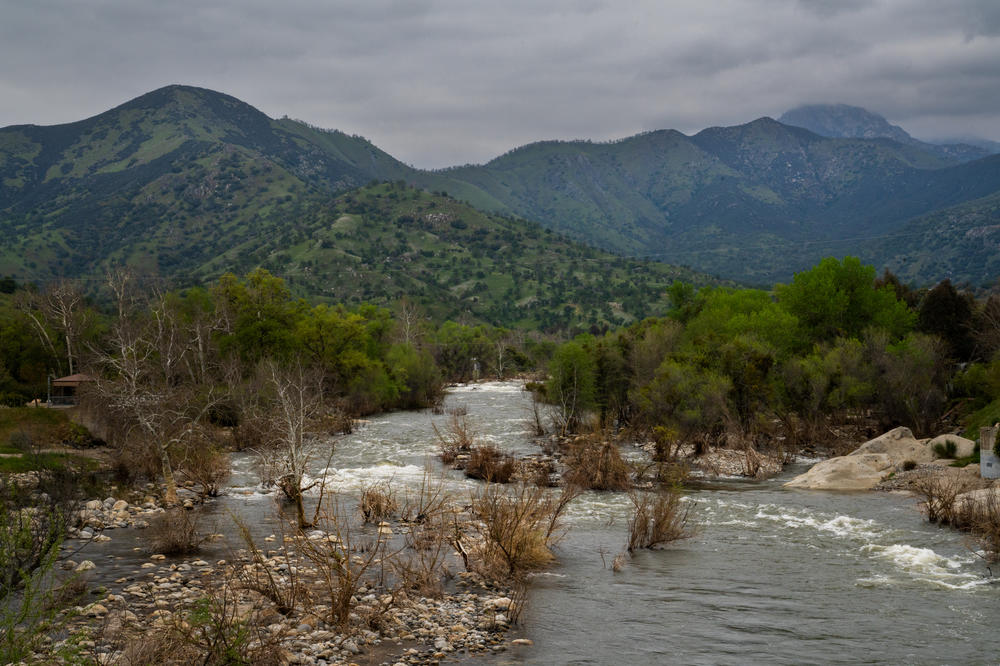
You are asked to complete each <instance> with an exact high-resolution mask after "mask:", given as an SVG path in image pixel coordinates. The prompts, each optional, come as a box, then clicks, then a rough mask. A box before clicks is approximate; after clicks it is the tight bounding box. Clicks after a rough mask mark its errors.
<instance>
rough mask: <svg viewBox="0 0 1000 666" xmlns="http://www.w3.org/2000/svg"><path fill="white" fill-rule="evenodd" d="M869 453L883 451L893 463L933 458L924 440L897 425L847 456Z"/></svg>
mask: <svg viewBox="0 0 1000 666" xmlns="http://www.w3.org/2000/svg"><path fill="white" fill-rule="evenodd" d="M869 453H884V454H885V455H887V456H889V459H890V460H891V461H892V464H893V465H900V464H902V463H903V461H905V460H912V461H914V462H917V463H927V462H930V461H932V460H934V450H933V449H932V448H931V447H930V446H928V445H927V441H926V440H919V439H916V438H915V437H914V436H913V433H912V432H911V431H910V429H909V428H904V427H899V428H894V429H892V430H890V431H889V432H887V433H884V434H882V435H879V436H878V437H876V438H875V439H870V440H868V441H867V442H865V443H864V444H862V445H861V446H859V447H858V448H857V449H855V450H854V451H851V452H850V453H849V454H848V456H860V455H865V454H869Z"/></svg>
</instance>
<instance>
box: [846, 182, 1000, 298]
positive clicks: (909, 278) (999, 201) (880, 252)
mask: <svg viewBox="0 0 1000 666" xmlns="http://www.w3.org/2000/svg"><path fill="white" fill-rule="evenodd" d="M998 250H1000V193H994V194H991V195H988V196H985V197H982V198H979V199H973V200H971V201H966V202H964V203H961V204H958V205H955V206H949V207H947V208H943V209H941V210H937V211H934V212H932V213H928V214H926V215H922V216H920V217H917V218H915V219H913V220H910V221H909V222H907V223H906V224H904V225H903V226H901V227H900V228H899V229H897V230H896V231H894V232H893V233H892V234H891V235H888V236H886V237H885V238H882V239H878V240H876V241H875V242H873V243H872V244H871V245H869V247H867V248H866V249H865V250H863V251H862V252H860V253H859V254H860V255H861V256H862V257H863V258H865V259H866V260H869V261H878V262H879V263H880V264H881V265H885V266H886V267H887V268H889V269H890V270H892V271H893V272H894V273H895V274H896V275H897V276H898V277H899V278H900V279H902V280H903V281H904V282H910V283H913V284H923V285H928V284H934V283H936V282H938V281H939V280H941V279H943V278H946V277H947V278H951V280H952V281H953V282H956V283H957V282H969V283H971V284H972V286H974V287H983V288H991V287H995V286H996V284H997V278H998V276H1000V251H998Z"/></svg>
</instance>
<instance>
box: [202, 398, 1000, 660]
mask: <svg viewBox="0 0 1000 666" xmlns="http://www.w3.org/2000/svg"><path fill="white" fill-rule="evenodd" d="M446 407H448V408H451V409H454V408H456V407H460V408H463V409H465V410H467V413H468V415H467V419H468V422H469V423H470V424H472V427H473V429H474V430H475V432H476V434H477V439H478V441H480V442H482V441H489V442H491V443H493V444H495V445H497V446H499V447H501V448H503V449H505V450H507V451H511V452H516V453H533V452H537V451H538V446H537V444H535V443H534V442H533V441H532V440H531V432H530V427H529V419H530V415H531V399H530V396H529V395H528V394H527V393H525V392H524V391H522V390H521V385H520V384H518V383H514V382H494V383H483V384H475V385H462V386H458V387H454V388H453V389H452V390H451V391H450V392H449V394H448V397H447V400H446ZM449 418H450V417H449V416H448V415H447V414H444V415H433V414H431V413H430V412H429V411H420V412H399V413H394V414H386V415H381V416H378V417H374V418H372V419H371V420H369V421H367V422H364V423H362V424H361V425H360V426H359V427H358V428H357V429H356V431H355V432H354V433H353V434H351V435H348V436H345V437H343V438H341V439H340V440H338V441H337V443H336V447H335V452H334V455H333V458H332V459H331V460H330V464H329V468H328V469H326V470H324V469H323V467H322V466H318V467H317V468H316V469H315V470H314V474H315V475H316V476H319V475H320V474H322V473H323V472H324V471H326V472H327V475H328V476H327V478H328V483H329V487H331V488H332V489H334V490H337V491H340V492H344V493H348V494H350V493H353V492H355V491H357V490H358V489H359V488H361V487H362V485H363V484H365V483H368V482H371V481H372V480H377V479H386V480H389V481H390V482H391V483H392V484H393V487H394V488H395V489H396V493H397V496H400V497H401V499H402V498H403V497H404V496H405V495H406V493H415V492H416V491H417V489H418V488H419V487H420V485H421V484H422V483H424V482H425V480H426V479H428V478H432V479H433V480H434V482H436V483H442V484H443V485H444V487H445V488H446V489H447V490H448V491H449V492H451V493H453V494H455V495H456V496H459V497H461V495H462V494H466V495H467V494H469V493H471V492H473V491H474V489H475V488H477V487H478V486H477V484H476V483H475V482H472V481H469V480H466V479H464V478H463V477H462V475H461V473H460V472H455V471H451V470H443V469H442V467H441V465H440V463H439V462H438V461H437V460H436V458H435V453H436V451H437V438H436V436H435V432H434V428H433V425H434V424H436V425H437V426H438V428H439V429H443V428H445V427H446V426H447V422H448V419H449ZM234 463H235V471H234V475H233V481H232V484H233V487H232V488H231V489H230V492H229V494H228V496H227V497H225V498H221V499H220V501H219V502H218V503H217V505H216V507H215V508H214V509H213V510H212V512H213V513H216V514H217V515H220V516H221V515H224V514H225V513H228V512H229V511H232V512H234V513H241V514H243V515H244V516H249V517H251V519H252V518H253V517H254V516H255V515H256V516H264V515H265V514H266V513H267V512H269V511H271V510H272V507H273V504H272V503H271V500H270V497H269V495H267V494H265V493H264V492H263V491H262V490H261V489H260V488H258V487H257V479H256V475H255V474H254V472H253V469H252V463H253V460H252V458H251V457H249V456H244V455H237V456H236V457H235V458H234ZM325 464H326V461H323V466H325ZM804 468H805V465H799V466H798V467H797V468H794V469H789V470H787V471H786V473H785V474H783V475H782V476H781V477H778V478H775V479H771V480H768V481H764V482H748V481H740V480H727V481H719V482H711V483H705V484H702V485H701V486H700V487H699V488H698V489H697V490H694V491H691V492H690V493H688V494H687V495H686V498H685V501H686V502H689V503H690V505H691V512H692V516H693V518H694V520H695V522H696V524H697V532H696V535H695V536H694V537H693V538H691V539H687V540H684V541H680V542H677V543H674V544H672V545H670V546H669V547H667V548H665V549H662V550H653V551H643V552H639V553H637V554H635V555H634V556H632V557H631V558H626V564H625V566H624V567H623V568H622V569H621V570H620V571H613V570H612V569H611V562H612V559H613V558H614V556H615V555H616V554H617V553H619V552H621V551H622V550H623V547H624V544H625V542H626V538H627V537H626V529H627V527H626V522H627V519H628V508H629V506H630V503H629V501H628V498H627V497H626V496H625V495H624V494H620V493H593V492H592V493H586V494H585V495H583V496H582V497H580V498H579V499H577V500H576V501H575V504H574V505H573V506H572V508H571V510H570V512H569V516H568V526H569V530H568V532H567V534H566V536H565V537H564V539H563V540H562V542H561V543H560V544H559V545H558V547H557V549H556V554H557V557H558V563H557V564H556V565H555V566H554V567H552V568H551V569H550V570H548V571H545V572H543V573H541V574H537V575H534V576H533V577H532V579H531V586H530V592H529V601H528V607H527V610H526V612H525V613H524V614H523V615H522V618H521V620H522V622H523V626H522V627H521V628H520V629H519V635H520V636H522V637H525V638H529V639H531V640H532V641H533V643H534V645H533V646H531V647H524V648H517V649H515V650H511V651H509V652H506V653H503V654H501V655H492V656H489V657H487V658H477V659H474V660H472V661H471V662H470V663H491V664H500V663H503V664H661V663H662V664H666V663H670V664H673V663H677V664H746V663H766V664H804V663H907V664H986V663H1000V583H997V582H996V581H998V580H1000V578H993V577H992V574H991V571H990V570H989V568H988V567H987V564H986V563H985V562H984V561H983V560H982V558H981V557H980V556H979V555H978V554H977V552H976V551H975V545H974V544H972V543H971V542H969V541H968V539H967V538H966V537H965V536H964V535H962V534H961V533H958V532H955V531H953V530H950V529H946V528H939V527H936V526H933V525H929V524H927V523H926V522H925V521H924V520H923V518H922V516H921V514H920V513H919V511H918V510H917V506H916V500H915V499H914V498H913V497H910V496H905V495H895V494H877V493H830V492H818V491H802V490H791V489H785V488H783V487H782V485H781V484H782V483H783V482H784V481H785V480H787V479H788V478H789V477H790V476H791V475H793V474H795V473H798V472H800V471H802V469H804ZM259 529H263V530H264V531H267V529H269V528H267V527H266V526H261V527H260V528H259ZM994 570H995V572H996V573H997V574H998V576H1000V565H998V566H994Z"/></svg>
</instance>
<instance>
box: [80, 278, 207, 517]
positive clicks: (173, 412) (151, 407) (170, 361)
mask: <svg viewBox="0 0 1000 666" xmlns="http://www.w3.org/2000/svg"><path fill="white" fill-rule="evenodd" d="M118 277H119V278H120V277H122V276H118ZM109 283H110V284H111V286H112V290H113V291H115V292H116V298H117V299H118V305H119V318H118V321H116V322H115V324H114V325H113V326H112V329H111V333H110V335H109V337H108V346H107V348H106V349H95V350H93V351H94V354H95V357H96V366H97V368H98V369H99V372H97V373H95V374H96V375H97V377H96V381H95V382H94V390H95V392H96V394H97V397H98V400H99V402H100V404H101V405H102V406H103V407H104V409H105V410H106V411H107V413H108V415H109V416H111V418H112V420H113V422H114V424H115V425H116V426H117V429H118V433H119V434H118V437H119V439H120V443H121V445H122V446H132V447H151V448H152V449H153V450H154V451H155V453H156V456H157V458H158V460H159V463H160V471H161V473H162V475H163V481H164V484H165V487H166V490H165V498H164V499H165V500H166V502H167V503H168V504H173V503H176V502H177V483H176V481H175V479H174V468H173V464H172V462H171V447H172V446H174V445H177V444H180V443H182V442H185V441H186V440H188V439H190V438H192V437H200V436H201V432H200V431H201V429H202V426H201V421H202V420H203V418H204V416H205V415H206V413H207V412H208V410H209V409H211V407H212V406H213V405H214V404H215V403H216V402H217V396H216V395H215V391H214V389H209V390H208V391H204V390H200V388H199V385H197V384H191V383H184V382H182V381H180V379H181V378H182V377H183V373H182V370H183V365H182V364H183V360H184V358H185V357H186V356H187V355H188V353H189V351H188V346H187V344H186V340H185V339H184V337H183V335H182V331H181V329H180V326H179V322H178V321H177V318H176V316H175V312H174V311H173V310H172V309H171V308H170V307H168V305H167V303H166V300H165V297H163V296H162V295H161V296H159V297H158V298H157V299H156V300H155V301H154V302H153V303H152V305H151V306H150V315H149V316H148V317H142V316H140V315H139V314H138V313H137V305H138V303H139V301H138V300H137V299H136V300H130V297H127V296H125V291H126V288H127V283H126V281H125V280H120V279H114V278H113V279H110V280H109Z"/></svg>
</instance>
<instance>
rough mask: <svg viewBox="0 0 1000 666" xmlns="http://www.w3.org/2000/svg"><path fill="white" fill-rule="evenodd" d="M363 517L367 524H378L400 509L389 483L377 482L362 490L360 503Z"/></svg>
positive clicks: (359, 506)
mask: <svg viewBox="0 0 1000 666" xmlns="http://www.w3.org/2000/svg"><path fill="white" fill-rule="evenodd" d="M358 508H359V509H361V515H362V516H364V519H365V522H366V523H377V522H379V521H382V520H385V519H386V518H389V517H390V516H392V514H394V513H395V512H396V511H397V510H398V509H399V504H398V503H397V502H396V498H395V497H394V496H393V493H392V488H390V487H389V482H388V481H377V482H375V483H371V484H369V485H366V486H365V487H364V488H363V489H362V490H361V501H360V502H359V503H358Z"/></svg>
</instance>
